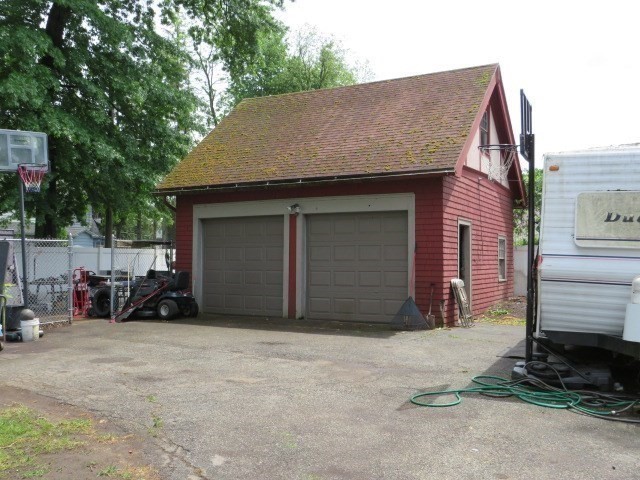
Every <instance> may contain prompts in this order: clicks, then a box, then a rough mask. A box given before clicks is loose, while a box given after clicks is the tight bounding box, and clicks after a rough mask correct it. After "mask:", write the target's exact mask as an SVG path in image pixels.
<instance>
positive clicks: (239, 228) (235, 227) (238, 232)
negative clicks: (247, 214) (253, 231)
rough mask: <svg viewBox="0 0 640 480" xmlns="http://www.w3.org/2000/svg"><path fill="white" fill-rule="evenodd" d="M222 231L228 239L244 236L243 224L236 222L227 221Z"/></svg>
mask: <svg viewBox="0 0 640 480" xmlns="http://www.w3.org/2000/svg"><path fill="white" fill-rule="evenodd" d="M222 231H223V232H224V237H225V238H229V237H237V238H242V237H243V236H244V224H242V223H240V222H238V221H229V222H228V223H226V224H225V226H224V228H223V229H222Z"/></svg>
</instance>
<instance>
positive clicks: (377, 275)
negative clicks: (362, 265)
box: [358, 272, 382, 287]
mask: <svg viewBox="0 0 640 480" xmlns="http://www.w3.org/2000/svg"><path fill="white" fill-rule="evenodd" d="M381 280H382V273H381V272H359V274H358V285H359V286H361V287H380V286H382V281H381Z"/></svg>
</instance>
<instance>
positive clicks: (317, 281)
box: [309, 272, 331, 287]
mask: <svg viewBox="0 0 640 480" xmlns="http://www.w3.org/2000/svg"><path fill="white" fill-rule="evenodd" d="M309 285H312V286H314V287H329V286H331V272H312V273H310V274H309Z"/></svg>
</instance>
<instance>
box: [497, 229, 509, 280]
mask: <svg viewBox="0 0 640 480" xmlns="http://www.w3.org/2000/svg"><path fill="white" fill-rule="evenodd" d="M506 279H507V239H506V237H502V236H499V237H498V280H500V281H501V282H503V281H505V280H506Z"/></svg>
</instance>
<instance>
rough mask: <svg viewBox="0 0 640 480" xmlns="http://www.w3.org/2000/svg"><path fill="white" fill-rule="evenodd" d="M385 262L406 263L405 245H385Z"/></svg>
mask: <svg viewBox="0 0 640 480" xmlns="http://www.w3.org/2000/svg"><path fill="white" fill-rule="evenodd" d="M384 259H385V260H398V261H400V262H406V261H407V245H406V244H405V245H385V247H384Z"/></svg>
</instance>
